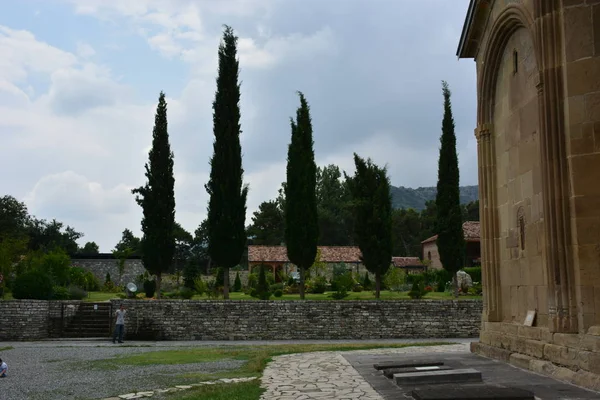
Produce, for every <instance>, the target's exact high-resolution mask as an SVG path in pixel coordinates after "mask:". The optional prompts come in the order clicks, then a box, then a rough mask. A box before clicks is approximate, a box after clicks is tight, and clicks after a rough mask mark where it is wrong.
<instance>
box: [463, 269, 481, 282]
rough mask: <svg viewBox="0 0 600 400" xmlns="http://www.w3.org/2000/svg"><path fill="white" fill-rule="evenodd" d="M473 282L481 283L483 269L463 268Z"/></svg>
mask: <svg viewBox="0 0 600 400" xmlns="http://www.w3.org/2000/svg"><path fill="white" fill-rule="evenodd" d="M463 271H465V272H466V273H467V274H469V276H470V277H471V280H472V281H473V282H481V267H471V268H463Z"/></svg>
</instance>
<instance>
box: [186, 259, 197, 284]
mask: <svg viewBox="0 0 600 400" xmlns="http://www.w3.org/2000/svg"><path fill="white" fill-rule="evenodd" d="M198 276H200V267H199V266H198V264H197V263H196V262H195V261H194V260H189V261H188V262H187V263H186V264H185V266H184V267H183V285H184V286H185V287H188V288H190V289H195V284H196V278H197V277H198Z"/></svg>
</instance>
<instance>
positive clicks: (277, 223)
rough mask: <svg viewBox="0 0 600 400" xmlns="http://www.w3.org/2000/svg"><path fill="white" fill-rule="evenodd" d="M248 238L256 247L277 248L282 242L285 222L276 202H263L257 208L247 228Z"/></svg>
mask: <svg viewBox="0 0 600 400" xmlns="http://www.w3.org/2000/svg"><path fill="white" fill-rule="evenodd" d="M248 236H249V237H252V238H253V239H252V240H253V244H257V245H271V246H278V245H281V244H282V243H283V242H284V240H285V220H284V218H283V210H281V209H280V208H279V205H278V204H277V202H276V201H273V200H271V201H263V202H262V203H261V204H260V205H259V206H258V210H257V211H254V215H253V216H252V225H250V226H249V227H248Z"/></svg>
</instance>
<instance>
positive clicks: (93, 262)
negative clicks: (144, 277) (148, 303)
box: [71, 258, 146, 285]
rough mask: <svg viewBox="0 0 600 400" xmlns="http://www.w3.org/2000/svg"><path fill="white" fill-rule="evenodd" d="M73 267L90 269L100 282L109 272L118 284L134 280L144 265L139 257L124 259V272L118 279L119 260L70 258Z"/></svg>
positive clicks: (102, 281)
mask: <svg viewBox="0 0 600 400" xmlns="http://www.w3.org/2000/svg"><path fill="white" fill-rule="evenodd" d="M71 265H72V266H73V267H81V268H83V269H85V270H86V271H91V272H92V273H93V274H94V276H95V277H96V278H97V279H98V282H100V285H103V284H104V281H105V279H106V273H107V272H108V273H110V278H111V280H112V281H113V282H115V283H116V284H118V285H125V284H127V283H128V282H135V281H136V278H137V277H138V275H140V274H143V273H144V271H146V270H145V269H144V265H143V264H142V260H141V259H129V260H127V261H125V272H124V273H123V276H122V277H121V279H120V280H119V260H117V259H111V258H97V259H96V258H90V259H77V258H73V259H71Z"/></svg>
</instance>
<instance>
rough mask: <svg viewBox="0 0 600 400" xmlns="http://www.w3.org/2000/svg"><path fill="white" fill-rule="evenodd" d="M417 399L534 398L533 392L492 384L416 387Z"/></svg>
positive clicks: (497, 399)
mask: <svg viewBox="0 0 600 400" xmlns="http://www.w3.org/2000/svg"><path fill="white" fill-rule="evenodd" d="M411 394H412V397H413V399H415V400H534V399H535V395H534V393H533V392H531V391H529V390H525V389H519V388H506V387H498V386H492V385H468V386H463V387H460V386H455V385H440V386H437V387H435V388H426V389H415V390H413V391H412V393H411Z"/></svg>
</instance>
